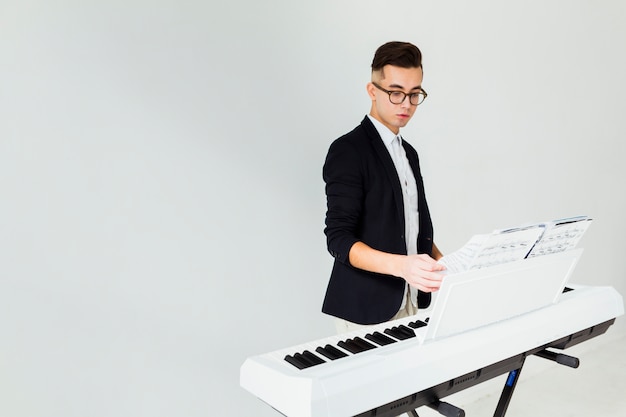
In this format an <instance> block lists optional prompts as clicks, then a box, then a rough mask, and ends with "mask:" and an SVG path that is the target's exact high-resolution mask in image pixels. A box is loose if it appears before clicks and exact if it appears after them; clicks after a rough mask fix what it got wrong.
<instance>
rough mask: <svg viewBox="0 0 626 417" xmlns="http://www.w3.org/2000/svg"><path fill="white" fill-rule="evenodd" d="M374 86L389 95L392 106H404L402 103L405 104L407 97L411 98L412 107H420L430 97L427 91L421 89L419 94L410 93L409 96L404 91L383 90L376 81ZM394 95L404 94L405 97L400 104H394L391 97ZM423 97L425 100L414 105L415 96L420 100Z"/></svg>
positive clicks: (373, 83)
mask: <svg viewBox="0 0 626 417" xmlns="http://www.w3.org/2000/svg"><path fill="white" fill-rule="evenodd" d="M372 85H374V87H376V88H378V89H379V90H380V91H382V92H384V93H387V95H388V96H389V102H390V103H391V104H402V103H404V100H406V97H407V96H409V103H411V105H412V106H419V105H420V104H422V103H423V102H424V100H426V97H428V93H426V91H424V90H423V89H421V88H420V91H419V93H408V94H407V93H405V92H404V91H400V90H394V91H391V90H387V89H385V88H383V87H381V86H379V85H378V84H376V83H375V82H374V81H372ZM392 94H404V95H403V97H402V100H400V102H399V103H394V102H393V101H392V100H391V95H392ZM422 95H423V96H424V98H423V99H422V101H420V102H418V103H417V104H416V103H413V100H412V97H415V96H416V97H418V99H419V97H421V96H422Z"/></svg>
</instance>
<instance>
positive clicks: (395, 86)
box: [389, 84, 422, 91]
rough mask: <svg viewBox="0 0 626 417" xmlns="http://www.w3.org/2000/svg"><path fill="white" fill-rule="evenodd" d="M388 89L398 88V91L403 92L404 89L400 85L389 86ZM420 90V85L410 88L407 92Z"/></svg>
mask: <svg viewBox="0 0 626 417" xmlns="http://www.w3.org/2000/svg"><path fill="white" fill-rule="evenodd" d="M389 88H398V89H400V90H404V87H403V86H401V85H400V84H391V85H390V86H389ZM421 89H422V86H421V85H418V86H415V87H413V88H411V89H410V90H409V91H413V90H421Z"/></svg>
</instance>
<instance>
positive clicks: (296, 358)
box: [285, 353, 311, 369]
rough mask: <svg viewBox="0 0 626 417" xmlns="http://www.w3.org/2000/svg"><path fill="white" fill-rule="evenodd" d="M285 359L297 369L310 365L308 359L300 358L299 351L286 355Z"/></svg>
mask: <svg viewBox="0 0 626 417" xmlns="http://www.w3.org/2000/svg"><path fill="white" fill-rule="evenodd" d="M285 360H286V361H287V362H289V363H290V364H292V365H293V366H295V367H296V368H298V369H306V368H309V367H310V366H311V365H309V363H308V361H305V360H303V359H302V355H300V354H299V353H295V354H294V355H293V356H292V355H287V356H285Z"/></svg>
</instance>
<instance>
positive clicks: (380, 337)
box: [365, 332, 396, 346]
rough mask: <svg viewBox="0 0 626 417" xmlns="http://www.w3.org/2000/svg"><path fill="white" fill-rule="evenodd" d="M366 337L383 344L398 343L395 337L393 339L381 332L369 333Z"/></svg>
mask: <svg viewBox="0 0 626 417" xmlns="http://www.w3.org/2000/svg"><path fill="white" fill-rule="evenodd" d="M365 338H366V339H369V340H371V341H372V342H374V343H378V344H379V345H381V346H385V345H390V344H392V343H396V340H395V339H392V338H391V337H389V336H385V335H384V334H382V333H381V332H374V333H368V334H366V335H365Z"/></svg>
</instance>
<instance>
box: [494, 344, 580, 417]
mask: <svg viewBox="0 0 626 417" xmlns="http://www.w3.org/2000/svg"><path fill="white" fill-rule="evenodd" d="M534 355H535V356H539V357H540V358H544V359H548V360H551V361H554V362H556V363H558V364H560V365H564V366H569V367H570V368H578V365H579V364H580V361H579V360H578V358H575V357H573V356H569V355H565V354H563V353H556V352H552V351H550V350H548V349H543V350H540V351H538V352H535V353H534ZM522 366H524V364H523V363H522ZM522 366H520V367H519V368H518V369H514V370H512V371H511V372H509V377H508V378H507V380H506V383H505V384H504V388H503V389H502V394H501V395H500V400H499V401H498V406H497V407H496V412H495V414H494V415H493V417H504V415H505V414H506V410H507V408H508V407H509V403H510V402H511V398H512V397H513V391H514V390H515V386H516V385H517V381H518V379H519V375H520V373H521V372H522Z"/></svg>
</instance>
